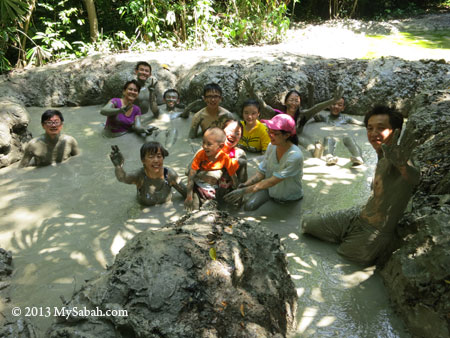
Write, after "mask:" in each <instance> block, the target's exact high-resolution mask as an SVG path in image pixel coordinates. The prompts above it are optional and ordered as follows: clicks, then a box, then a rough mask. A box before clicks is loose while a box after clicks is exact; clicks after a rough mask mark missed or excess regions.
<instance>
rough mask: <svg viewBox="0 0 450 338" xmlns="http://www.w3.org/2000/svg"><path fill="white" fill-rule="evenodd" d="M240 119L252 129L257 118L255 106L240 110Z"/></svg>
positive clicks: (257, 112) (257, 113)
mask: <svg viewBox="0 0 450 338" xmlns="http://www.w3.org/2000/svg"><path fill="white" fill-rule="evenodd" d="M242 117H243V118H244V121H245V123H246V124H247V126H248V127H250V128H252V127H254V126H255V125H256V121H258V118H259V111H258V108H257V107H255V106H246V107H244V109H243V110H242Z"/></svg>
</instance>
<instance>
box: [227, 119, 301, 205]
mask: <svg viewBox="0 0 450 338" xmlns="http://www.w3.org/2000/svg"><path fill="white" fill-rule="evenodd" d="M261 122H263V123H265V124H266V125H267V127H268V128H269V136H270V144H269V146H268V147H267V150H266V153H265V154H264V159H263V161H262V162H261V163H260V164H259V167H258V172H257V173H256V174H255V175H254V176H252V177H250V178H249V179H248V180H247V181H246V182H245V183H243V184H241V185H240V186H239V189H236V190H234V191H232V192H230V193H228V194H227V195H225V198H224V199H225V201H227V202H230V203H234V204H236V203H238V202H239V201H240V200H241V198H242V197H243V196H244V195H246V194H252V195H251V196H250V197H249V199H248V200H247V201H246V202H245V204H244V210H246V211H251V210H256V209H258V208H259V207H260V206H261V205H262V204H264V203H265V202H267V201H268V200H269V199H273V200H274V201H276V202H288V201H295V200H299V199H301V198H302V197H303V188H302V176H303V155H302V152H301V151H300V149H299V148H298V147H297V144H298V138H297V135H296V128H295V121H294V119H293V118H292V117H291V116H289V115H287V114H279V115H276V116H274V117H273V118H272V119H271V120H261Z"/></svg>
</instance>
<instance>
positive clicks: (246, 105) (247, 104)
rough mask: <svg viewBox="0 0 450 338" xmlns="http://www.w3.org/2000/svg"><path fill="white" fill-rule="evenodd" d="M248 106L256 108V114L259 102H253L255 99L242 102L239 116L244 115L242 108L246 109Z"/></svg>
mask: <svg viewBox="0 0 450 338" xmlns="http://www.w3.org/2000/svg"><path fill="white" fill-rule="evenodd" d="M248 106H254V107H256V109H258V113H259V107H260V105H259V101H258V100H255V99H247V100H245V101H244V103H243V104H242V110H241V115H243V114H244V108H245V107H248Z"/></svg>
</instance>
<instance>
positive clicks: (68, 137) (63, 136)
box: [59, 134, 76, 142]
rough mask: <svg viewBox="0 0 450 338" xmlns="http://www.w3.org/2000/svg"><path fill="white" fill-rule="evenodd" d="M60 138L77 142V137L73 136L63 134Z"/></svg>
mask: <svg viewBox="0 0 450 338" xmlns="http://www.w3.org/2000/svg"><path fill="white" fill-rule="evenodd" d="M59 138H60V139H62V140H64V141H75V142H76V139H75V137H73V136H71V135H67V134H61V135H59Z"/></svg>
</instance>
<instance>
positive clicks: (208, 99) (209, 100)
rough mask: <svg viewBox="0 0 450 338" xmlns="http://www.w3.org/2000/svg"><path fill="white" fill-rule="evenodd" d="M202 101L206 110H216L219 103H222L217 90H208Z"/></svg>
mask: <svg viewBox="0 0 450 338" xmlns="http://www.w3.org/2000/svg"><path fill="white" fill-rule="evenodd" d="M203 100H204V101H205V103H206V106H207V107H208V108H210V109H211V108H213V109H217V108H218V107H219V104H220V102H222V95H220V92H219V91H217V90H208V91H207V92H206V94H205V96H203Z"/></svg>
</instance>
